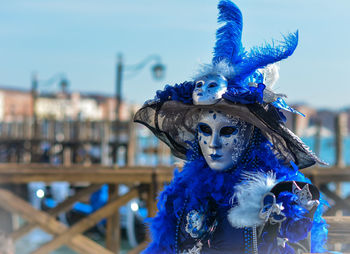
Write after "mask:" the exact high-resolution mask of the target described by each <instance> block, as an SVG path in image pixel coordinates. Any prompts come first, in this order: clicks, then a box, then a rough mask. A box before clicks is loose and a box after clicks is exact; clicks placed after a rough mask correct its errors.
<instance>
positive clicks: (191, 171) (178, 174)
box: [143, 140, 328, 254]
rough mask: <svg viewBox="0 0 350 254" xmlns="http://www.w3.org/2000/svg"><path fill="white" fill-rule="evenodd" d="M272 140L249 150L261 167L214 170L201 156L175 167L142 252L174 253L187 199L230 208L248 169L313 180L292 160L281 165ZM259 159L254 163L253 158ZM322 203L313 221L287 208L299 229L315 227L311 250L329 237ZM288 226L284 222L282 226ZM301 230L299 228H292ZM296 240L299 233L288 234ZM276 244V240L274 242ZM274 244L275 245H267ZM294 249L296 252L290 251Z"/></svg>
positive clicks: (192, 204)
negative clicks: (242, 176) (149, 240)
mask: <svg viewBox="0 0 350 254" xmlns="http://www.w3.org/2000/svg"><path fill="white" fill-rule="evenodd" d="M270 146H271V144H270V143H269V142H267V141H266V140H265V141H264V142H261V144H260V145H258V146H257V147H255V149H254V150H253V151H251V152H250V156H249V157H250V158H248V160H247V161H248V165H249V166H250V165H253V164H256V165H258V167H256V168H249V169H248V167H247V165H238V167H237V169H235V170H232V171H226V172H220V171H213V170H211V169H210V168H209V167H208V165H207V163H206V162H205V160H204V159H203V157H202V156H199V158H197V159H195V160H192V161H188V162H187V163H186V164H185V166H184V168H183V170H182V171H179V170H177V169H175V171H174V178H173V180H172V182H171V183H170V184H169V185H168V186H166V187H165V189H164V191H163V192H162V193H161V194H160V196H159V201H158V205H157V206H158V213H157V215H156V216H155V217H154V218H150V219H148V220H147V222H148V223H149V225H150V233H151V237H152V242H151V243H150V245H149V246H148V248H147V249H146V250H145V251H144V252H143V253H146V254H147V253H152V254H158V253H175V232H176V225H177V220H178V218H180V217H181V216H182V211H183V206H184V203H185V200H187V207H199V206H200V205H205V204H206V202H208V200H209V198H210V199H212V200H214V201H215V202H216V204H217V205H218V209H224V210H227V209H229V208H230V207H231V202H230V199H231V197H232V196H233V192H234V188H233V187H234V186H235V185H236V184H237V183H239V182H241V173H242V172H243V171H247V170H249V171H250V172H255V171H258V170H259V171H263V172H268V171H271V170H272V171H274V172H275V173H276V177H277V180H278V181H279V182H280V181H288V180H289V181H290V180H295V181H302V182H308V183H310V180H309V179H307V178H306V177H305V176H304V175H303V174H302V173H301V172H299V171H298V169H297V167H296V166H295V165H293V164H292V166H293V167H292V168H289V167H285V166H282V165H281V163H279V161H278V160H277V159H276V157H275V156H274V155H273V153H272V152H271V149H270ZM253 160H254V161H255V162H256V161H257V162H258V163H252V161H253ZM283 198H284V199H292V198H293V197H291V196H285V197H282V199H283ZM320 202H321V205H320V206H319V207H318V209H317V211H316V213H315V215H314V220H313V222H310V223H304V224H303V223H300V222H305V220H304V218H305V217H304V216H303V215H304V214H305V210H304V209H302V208H300V207H297V208H294V209H293V210H291V209H288V207H287V210H286V215H287V218H293V219H290V220H289V221H290V222H291V223H293V224H294V225H299V226H300V227H299V226H297V227H298V230H300V232H302V233H304V232H306V231H307V232H308V231H309V229H310V228H311V227H312V229H311V232H312V237H311V245H312V252H325V251H326V249H325V248H324V245H325V243H326V240H327V233H328V232H327V225H326V223H325V220H324V219H323V218H322V217H321V215H322V211H323V209H324V206H325V201H324V200H323V199H322V198H321V200H320ZM283 227H285V228H288V227H289V225H288V224H286V223H285V225H284V226H283ZM293 231H294V232H298V231H297V230H293ZM289 236H290V237H292V238H293V239H294V240H295V241H296V240H298V238H299V237H298V235H296V234H294V235H291V234H289ZM271 244H273V243H271ZM267 247H270V248H272V247H273V246H267ZM288 251H290V249H288V248H286V249H284V250H281V252H280V253H288ZM291 253H293V252H291Z"/></svg>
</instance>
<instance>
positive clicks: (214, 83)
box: [192, 74, 227, 105]
mask: <svg viewBox="0 0 350 254" xmlns="http://www.w3.org/2000/svg"><path fill="white" fill-rule="evenodd" d="M195 84H196V85H195V88H194V90H193V93H192V99H193V104H194V105H211V104H214V103H216V102H217V101H219V100H220V99H221V97H222V95H223V94H224V93H225V92H226V91H227V80H226V78H225V77H224V76H221V75H215V74H210V75H206V76H204V77H202V78H200V79H198V80H196V82H195Z"/></svg>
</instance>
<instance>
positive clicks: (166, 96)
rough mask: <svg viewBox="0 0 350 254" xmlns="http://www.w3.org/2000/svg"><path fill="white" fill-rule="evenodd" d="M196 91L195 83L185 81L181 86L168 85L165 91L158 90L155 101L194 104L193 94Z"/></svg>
mask: <svg viewBox="0 0 350 254" xmlns="http://www.w3.org/2000/svg"><path fill="white" fill-rule="evenodd" d="M193 89H194V82H188V81H185V82H184V83H181V84H175V85H174V86H169V85H166V86H165V88H164V90H158V91H157V93H156V96H155V98H154V99H155V100H160V101H161V102H164V101H168V100H176V101H181V102H183V103H186V104H192V103H193V100H192V93H193Z"/></svg>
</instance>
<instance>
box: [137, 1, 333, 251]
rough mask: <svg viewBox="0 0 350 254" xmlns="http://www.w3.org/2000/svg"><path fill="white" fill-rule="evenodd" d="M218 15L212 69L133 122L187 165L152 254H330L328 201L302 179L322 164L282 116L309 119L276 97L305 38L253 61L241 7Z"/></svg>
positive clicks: (164, 196)
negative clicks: (286, 64)
mask: <svg viewBox="0 0 350 254" xmlns="http://www.w3.org/2000/svg"><path fill="white" fill-rule="evenodd" d="M218 9H219V17H218V20H219V22H220V23H223V24H222V26H221V27H220V28H219V29H218V30H217V34H216V37H217V40H216V45H215V48H214V56H213V60H212V63H211V64H208V65H205V66H204V67H203V68H202V70H201V71H200V72H199V74H198V75H197V76H196V77H195V78H194V80H193V81H188V82H184V83H181V84H176V85H175V86H166V87H165V89H164V90H163V91H158V92H157V95H156V97H155V98H154V99H153V100H151V101H147V102H146V103H145V105H144V106H143V107H142V108H141V109H140V110H139V111H138V112H137V113H136V115H135V118H134V120H135V121H136V122H139V123H141V124H144V125H145V126H147V127H148V128H149V129H150V130H151V131H152V132H153V133H154V134H155V135H156V136H157V137H158V138H159V139H160V140H162V141H163V142H165V143H166V144H167V145H168V146H169V147H170V148H171V151H172V153H173V154H174V155H175V156H177V157H179V158H181V159H184V160H185V161H186V163H185V165H184V167H183V169H182V170H175V175H174V179H173V180H172V182H171V183H170V184H169V185H168V186H167V187H166V188H165V189H164V191H163V192H162V193H161V194H160V197H159V202H158V210H159V211H158V213H157V215H156V216H155V217H154V218H152V219H150V220H149V223H150V231H151V237H152V242H151V243H150V244H149V246H148V248H147V249H146V250H145V251H144V253H152V254H157V253H176V254H178V253H182V254H185V253H304V252H324V251H325V249H324V246H325V243H326V238H327V227H326V223H325V221H324V219H322V217H321V214H322V210H323V206H324V201H323V200H322V198H321V197H320V193H319V191H318V190H317V188H316V187H315V186H314V185H312V184H311V182H310V180H309V179H307V178H306V177H305V176H304V175H303V174H302V173H301V172H300V171H299V170H300V169H303V168H306V167H309V166H311V165H313V164H315V163H320V164H323V162H322V161H321V160H320V159H318V158H317V157H316V155H314V154H313V153H312V152H311V151H310V150H309V149H308V148H307V146H306V145H305V144H304V143H303V142H302V141H301V140H300V139H299V138H298V137H297V136H296V135H295V134H293V133H292V132H291V131H290V130H289V129H287V128H286V127H285V124H284V122H285V117H284V115H283V113H282V110H287V111H291V112H293V113H296V114H301V113H299V112H298V111H296V110H294V109H292V108H291V107H289V106H288V105H287V104H286V103H285V101H284V99H283V97H284V95H282V94H277V93H275V92H273V90H272V86H273V84H274V82H275V81H276V79H277V76H278V67H277V66H276V65H275V63H277V62H279V61H281V60H283V59H285V58H287V57H289V56H290V55H292V53H293V52H294V50H295V48H296V46H297V42H298V33H297V32H296V33H292V34H289V35H288V36H285V37H284V41H283V42H281V43H280V44H279V45H277V46H276V45H274V44H272V45H268V44H267V45H264V46H262V47H256V48H253V49H251V50H250V51H248V52H247V51H245V50H244V48H243V47H242V44H241V34H242V14H241V12H240V10H239V9H238V7H237V6H236V5H235V4H234V3H232V2H231V1H229V0H221V1H220V2H219V5H218Z"/></svg>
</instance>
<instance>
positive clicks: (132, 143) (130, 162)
mask: <svg viewBox="0 0 350 254" xmlns="http://www.w3.org/2000/svg"><path fill="white" fill-rule="evenodd" d="M133 118H134V112H133V111H132V112H131V115H130V121H129V135H128V136H129V140H128V146H127V152H126V154H127V156H126V157H127V158H126V165H127V166H134V165H135V154H136V147H137V137H136V129H135V123H134V122H133Z"/></svg>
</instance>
